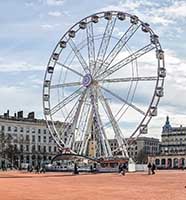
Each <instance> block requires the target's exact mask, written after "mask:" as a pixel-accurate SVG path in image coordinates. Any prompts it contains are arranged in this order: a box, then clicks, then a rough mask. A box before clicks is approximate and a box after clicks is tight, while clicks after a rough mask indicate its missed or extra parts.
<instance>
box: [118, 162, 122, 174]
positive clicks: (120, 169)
mask: <svg viewBox="0 0 186 200" xmlns="http://www.w3.org/2000/svg"><path fill="white" fill-rule="evenodd" d="M121 171H122V164H121V163H120V164H119V167H118V173H119V174H121Z"/></svg>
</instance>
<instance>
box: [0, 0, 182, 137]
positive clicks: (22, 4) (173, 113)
mask: <svg viewBox="0 0 186 200" xmlns="http://www.w3.org/2000/svg"><path fill="white" fill-rule="evenodd" d="M100 10H121V11H124V12H128V13H130V14H134V15H137V16H138V17H139V18H140V19H141V20H142V21H144V22H148V23H149V24H150V25H151V28H152V29H153V30H154V31H155V32H156V33H157V34H158V35H159V36H160V43H161V45H162V48H163V49H164V51H165V62H166V69H167V77H166V82H165V96H164V97H163V98H162V99H161V102H160V104H159V109H158V117H156V118H153V120H152V121H151V123H150V127H149V136H155V137H160V134H161V128H162V125H163V124H164V122H165V118H166V116H167V115H169V116H170V120H171V123H172V125H173V126H179V125H180V124H182V125H183V126H186V116H185V114H186V37H185V34H186V1H185V0H163V1H162V0H154V1H153V0H136V1H135V0H118V1H116V0H101V1H100V0H94V1H93V0H92V1H90V0H6V1H5V0H2V1H0V25H1V31H0V112H1V113H3V112H5V111H6V110H7V109H9V110H10V112H11V113H12V114H13V113H14V112H16V111H18V110H24V111H25V113H27V112H30V111H35V112H36V115H37V117H39V118H42V117H43V114H42V113H43V112H42V83H43V77H44V71H45V69H46V65H47V62H48V59H49V57H50V55H51V52H52V50H53V49H54V47H55V45H56V43H57V42H58V41H59V39H60V38H61V36H62V35H63V34H64V33H65V31H66V30H67V29H68V28H69V27H71V26H72V25H73V24H74V23H75V22H77V21H79V20H81V19H82V18H84V17H86V16H88V15H91V14H93V13H95V12H98V11H100Z"/></svg>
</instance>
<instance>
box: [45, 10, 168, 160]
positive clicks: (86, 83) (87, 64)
mask: <svg viewBox="0 0 186 200" xmlns="http://www.w3.org/2000/svg"><path fill="white" fill-rule="evenodd" d="M165 76H166V70H165V65H164V51H163V50H162V48H161V45H160V42H159V37H158V35H156V34H155V33H154V32H153V30H152V29H151V28H150V25H149V24H148V23H144V22H142V21H141V20H140V19H139V18H138V17H137V16H135V15H131V14H128V13H125V12H120V11H107V12H99V13H96V14H93V15H90V16H88V17H86V18H84V19H82V20H81V21H79V22H78V23H76V24H75V25H73V26H72V27H71V28H70V29H69V30H68V31H67V32H66V33H65V34H64V35H63V36H62V38H61V39H60V41H59V42H58V43H57V45H56V47H55V49H54V51H53V52H52V55H51V57H50V59H49V62H48V65H47V69H46V72H45V77H44V84H43V109H44V116H45V119H46V122H47V125H48V128H49V130H50V133H51V134H52V136H53V138H54V140H55V141H56V143H57V144H58V146H59V147H60V148H61V149H63V148H68V149H70V151H71V152H73V153H76V154H80V155H89V156H90V155H91V156H92V157H96V158H99V157H112V156H113V154H114V153H113V149H114V147H112V146H111V145H110V143H109V138H115V139H116V140H117V142H118V150H119V151H120V152H121V153H122V155H123V156H126V157H128V151H127V148H128V141H130V139H132V138H136V137H138V136H139V135H141V134H147V125H148V123H149V122H150V120H151V118H152V117H153V116H156V115H157V106H158V103H159V100H160V97H162V96H163V93H164V92H163V84H164V78H165ZM58 121H61V122H63V123H62V125H60V126H59V123H58Z"/></svg>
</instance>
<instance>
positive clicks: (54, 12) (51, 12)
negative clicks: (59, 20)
mask: <svg viewBox="0 0 186 200" xmlns="http://www.w3.org/2000/svg"><path fill="white" fill-rule="evenodd" d="M48 15H49V16H52V17H60V16H61V13H60V12H59V11H50V12H49V13H48Z"/></svg>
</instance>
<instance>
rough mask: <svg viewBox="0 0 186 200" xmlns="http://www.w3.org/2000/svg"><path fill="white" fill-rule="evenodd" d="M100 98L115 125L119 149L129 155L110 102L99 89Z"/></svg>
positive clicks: (124, 154) (123, 153)
mask: <svg viewBox="0 0 186 200" xmlns="http://www.w3.org/2000/svg"><path fill="white" fill-rule="evenodd" d="M99 98H100V100H101V103H102V105H103V107H104V109H105V112H106V114H107V116H108V118H109V120H110V123H111V125H112V127H113V130H114V133H115V137H116V140H117V142H118V145H119V150H120V151H121V152H122V156H124V157H127V158H128V157H129V155H128V151H127V143H126V141H125V139H124V138H123V137H122V132H121V130H120V128H119V126H118V124H117V122H116V120H115V118H114V116H113V114H112V110H111V108H110V106H109V104H108V102H107V101H106V99H105V98H104V96H103V94H102V92H101V90H99Z"/></svg>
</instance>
